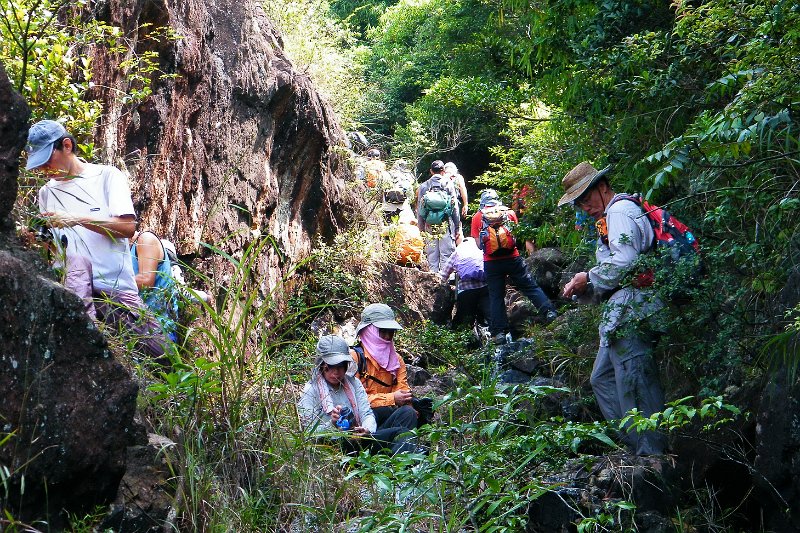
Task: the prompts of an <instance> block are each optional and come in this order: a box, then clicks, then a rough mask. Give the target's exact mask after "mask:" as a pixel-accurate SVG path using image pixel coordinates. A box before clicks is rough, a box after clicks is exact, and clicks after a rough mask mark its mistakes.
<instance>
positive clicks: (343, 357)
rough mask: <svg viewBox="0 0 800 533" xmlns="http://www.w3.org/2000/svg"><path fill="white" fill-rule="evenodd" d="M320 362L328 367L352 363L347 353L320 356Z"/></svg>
mask: <svg viewBox="0 0 800 533" xmlns="http://www.w3.org/2000/svg"><path fill="white" fill-rule="evenodd" d="M321 359H322V361H323V362H324V363H325V364H328V365H330V366H334V365H340V364H342V363H352V362H353V358H352V357H351V356H350V354H349V353H346V354H345V353H334V354H330V355H323V356H321Z"/></svg>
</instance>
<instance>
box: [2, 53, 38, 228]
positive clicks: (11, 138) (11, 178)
mask: <svg viewBox="0 0 800 533" xmlns="http://www.w3.org/2000/svg"><path fill="white" fill-rule="evenodd" d="M0 109H2V110H3V112H2V113H0V234H5V235H6V236H8V235H9V233H10V230H11V228H13V227H14V226H13V223H12V221H11V217H10V214H11V207H12V206H13V205H14V201H15V200H16V199H17V175H18V170H19V154H20V152H21V151H22V147H23V146H24V145H25V140H26V139H27V132H28V128H27V127H26V124H27V122H28V117H29V116H30V114H31V112H30V110H29V109H28V105H27V104H26V103H25V101H24V100H23V99H22V97H21V96H20V95H19V94H18V93H17V92H15V91H14V89H13V88H12V86H11V81H10V80H9V79H8V76H7V75H6V72H5V69H4V68H3V67H2V65H0ZM0 238H2V237H0ZM0 242H2V241H0Z"/></svg>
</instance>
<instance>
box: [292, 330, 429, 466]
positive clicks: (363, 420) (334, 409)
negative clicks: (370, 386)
mask: <svg viewBox="0 0 800 533" xmlns="http://www.w3.org/2000/svg"><path fill="white" fill-rule="evenodd" d="M355 368H356V364H355V363H354V362H353V359H352V357H351V356H350V347H349V346H348V345H347V342H346V341H345V340H344V339H343V338H341V337H337V336H335V335H325V336H323V337H320V339H319V341H318V342H317V349H316V361H315V363H314V370H313V371H312V373H311V379H310V380H309V381H308V383H306V385H305V387H304V388H303V393H302V395H301V397H300V401H299V402H298V404H297V411H298V414H299V415H300V420H301V422H302V424H303V427H304V428H306V429H307V430H308V431H310V432H311V433H312V434H315V435H318V436H323V435H326V434H327V435H336V434H337V433H339V432H342V433H343V435H345V436H347V438H346V439H345V440H343V441H342V447H343V448H344V450H345V451H346V452H348V453H350V452H355V451H357V450H359V449H361V448H367V449H369V450H371V451H374V452H377V451H379V450H381V449H382V448H389V449H391V451H392V453H399V452H402V451H411V450H412V449H413V444H412V443H411V442H410V441H409V439H408V438H407V437H400V438H398V436H400V435H401V434H403V433H406V432H407V431H408V429H407V427H406V426H389V425H387V424H386V423H384V424H383V425H382V426H379V424H378V422H377V421H376V418H375V413H374V412H373V410H372V408H371V407H370V404H369V398H368V397H367V392H366V391H365V390H364V386H363V385H362V384H361V382H360V381H359V380H358V379H356V378H355V377H353V373H354V372H355ZM384 422H386V421H384Z"/></svg>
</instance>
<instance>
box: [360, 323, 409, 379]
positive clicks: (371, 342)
mask: <svg viewBox="0 0 800 533" xmlns="http://www.w3.org/2000/svg"><path fill="white" fill-rule="evenodd" d="M359 339H361V344H362V345H363V346H364V348H366V350H367V351H368V352H369V354H370V355H371V356H372V358H373V359H375V362H376V363H378V366H380V367H381V368H382V369H384V370H386V371H387V372H391V373H392V375H393V376H396V375H397V369H398V368H400V358H399V357H398V355H397V350H395V349H394V341H385V340H383V339H382V338H381V336H380V333H379V332H378V328H376V327H375V325H374V324H370V325H369V326H367V327H365V328H364V329H362V330H361V333H360V334H359Z"/></svg>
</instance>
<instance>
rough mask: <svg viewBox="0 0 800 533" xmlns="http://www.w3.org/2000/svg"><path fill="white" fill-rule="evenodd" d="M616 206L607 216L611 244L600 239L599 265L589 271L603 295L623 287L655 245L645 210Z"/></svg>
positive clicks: (625, 202) (620, 203)
mask: <svg viewBox="0 0 800 533" xmlns="http://www.w3.org/2000/svg"><path fill="white" fill-rule="evenodd" d="M617 196H619V195H617ZM615 198H616V196H615ZM612 202H613V203H612V205H611V207H609V208H608V210H607V212H606V224H607V227H608V244H604V243H603V242H602V239H598V242H597V249H596V251H595V257H596V259H597V265H596V266H594V268H592V269H591V270H590V271H589V279H590V280H591V282H592V284H593V285H594V286H595V287H597V288H598V289H600V290H601V291H602V290H611V289H616V288H617V287H619V285H620V281H621V280H622V278H623V276H625V274H627V273H628V272H629V271H630V269H631V267H632V266H633V263H634V262H635V261H636V258H637V257H639V254H642V253H644V252H646V251H648V250H649V249H650V246H652V244H653V228H652V227H650V222H649V221H648V219H647V217H646V216H642V215H643V213H642V209H641V208H640V207H639V206H638V205H636V204H635V203H634V202H631V201H628V200H619V201H616V202H614V200H612Z"/></svg>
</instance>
